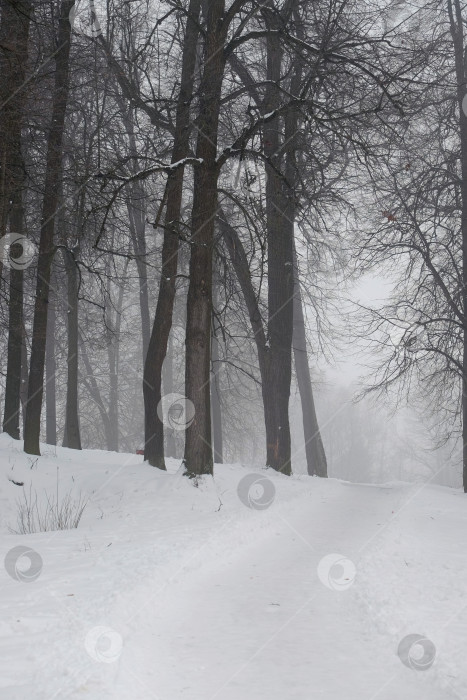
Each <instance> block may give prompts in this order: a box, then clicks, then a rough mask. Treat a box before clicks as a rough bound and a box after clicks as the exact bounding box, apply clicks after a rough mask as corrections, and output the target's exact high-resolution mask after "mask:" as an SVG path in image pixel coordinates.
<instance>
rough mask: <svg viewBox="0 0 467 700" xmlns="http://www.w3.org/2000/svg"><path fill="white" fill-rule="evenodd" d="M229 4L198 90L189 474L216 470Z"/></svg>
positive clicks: (213, 18)
mask: <svg viewBox="0 0 467 700" xmlns="http://www.w3.org/2000/svg"><path fill="white" fill-rule="evenodd" d="M224 7H225V5H224V0H210V1H209V3H208V8H207V23H206V24H207V26H206V40H205V48H204V70H203V75H202V78H201V84H200V88H199V94H200V107H199V117H198V120H197V131H198V138H197V143H196V157H197V158H199V159H200V163H199V164H197V165H195V168H194V191H193V209H192V218H191V238H190V245H191V256H190V283H189V287H188V299H187V323H186V365H185V393H186V396H187V398H188V399H189V400H190V401H192V403H193V405H194V408H195V417H194V420H193V422H192V423H191V424H190V425H188V427H187V430H186V439H185V455H184V463H185V469H186V474H187V475H189V476H196V475H201V474H212V473H213V455H212V444H211V401H210V389H209V384H210V382H209V373H210V369H211V368H210V360H211V357H210V356H211V314H212V264H213V247H214V219H215V216H216V212H217V181H218V177H219V165H218V163H217V162H216V156H217V136H218V124H219V110H220V98H221V89H222V81H223V77H224V68H225V54H224V50H223V49H224V44H225V35H226V31H227V27H228V25H227V24H226V22H225V21H224V22H223V21H222V19H223V15H224Z"/></svg>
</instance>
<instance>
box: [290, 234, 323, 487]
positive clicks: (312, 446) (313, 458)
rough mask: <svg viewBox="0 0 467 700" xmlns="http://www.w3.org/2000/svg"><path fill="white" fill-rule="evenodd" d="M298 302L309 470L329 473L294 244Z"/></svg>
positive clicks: (297, 351) (296, 330) (296, 332)
mask: <svg viewBox="0 0 467 700" xmlns="http://www.w3.org/2000/svg"><path fill="white" fill-rule="evenodd" d="M293 254H294V260H293V264H294V301H293V341H292V342H293V354H294V360H295V371H296V373H297V383H298V390H299V392H300V399H301V403H302V418H303V434H304V438H305V454H306V464H307V471H308V474H310V476H323V477H326V476H327V475H328V469H327V462H326V454H325V452H324V446H323V441H322V439H321V433H320V430H319V425H318V419H317V418H316V410H315V402H314V399H313V389H312V385H311V376H310V367H309V365H308V351H307V343H306V332H305V319H304V314H303V304H302V293H301V290H300V279H299V270H298V261H297V253H296V251H295V246H294V251H293Z"/></svg>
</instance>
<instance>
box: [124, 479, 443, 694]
mask: <svg viewBox="0 0 467 700" xmlns="http://www.w3.org/2000/svg"><path fill="white" fill-rule="evenodd" d="M388 495H389V496H390V498H388ZM395 502H397V497H396V499H395V494H394V493H393V492H388V491H387V490H381V489H380V490H378V489H372V500H371V501H370V502H365V498H364V493H363V494H362V489H361V488H358V487H357V488H352V487H351V486H347V485H342V487H341V488H340V489H338V490H337V492H336V491H335V492H334V493H332V495H331V496H330V497H329V498H326V499H322V500H321V502H320V503H319V504H318V507H316V505H317V504H316V503H315V504H314V506H313V509H311V508H310V503H309V502H308V503H307V502H306V501H305V502H301V503H300V505H299V507H297V508H296V509H291V512H290V513H288V514H287V518H286V517H284V516H283V515H281V516H279V517H278V518H277V521H276V524H275V525H274V526H273V527H272V529H271V532H270V535H269V536H268V537H267V538H266V539H262V541H261V542H260V543H259V544H256V545H252V546H250V547H249V548H248V550H247V551H246V552H243V553H241V554H240V555H237V556H233V557H232V559H231V561H230V562H223V563H222V564H220V565H217V566H216V565H213V566H211V567H208V570H206V569H203V570H202V571H201V572H198V574H197V575H196V576H195V577H194V578H193V577H191V578H189V579H188V580H182V581H180V583H179V584H178V585H177V587H176V589H173V590H172V594H171V600H169V601H167V600H164V601H162V602H161V604H160V605H157V604H156V605H155V607H154V613H153V615H151V616H150V618H147V617H146V618H145V621H144V622H143V620H141V628H140V629H139V632H138V633H137V634H136V635H135V637H134V639H133V640H132V641H133V644H132V647H133V653H132V651H131V649H129V650H128V655H127V656H126V658H125V659H124V660H123V663H122V666H121V669H120V673H119V681H118V683H121V684H122V685H121V695H118V697H119V698H120V697H121V698H122V699H123V698H125V697H129V693H130V690H131V688H132V689H133V693H134V692H135V680H136V679H138V680H137V682H136V688H137V690H136V692H139V693H140V695H139V696H138V697H141V699H143V698H151V697H154V698H161V699H166V698H167V699H168V700H172V698H179V697H180V698H182V697H186V698H190V700H215V699H217V698H219V699H222V700H241V699H243V698H248V700H263V699H264V700H275V699H276V698H277V700H284V699H286V700H305V699H307V700H308V699H310V698H323V700H324V699H325V700H337V699H340V698H345V699H346V700H357V699H358V700H373V698H378V699H379V700H393V699H394V698H395V697H397V698H398V700H418V698H419V697H423V698H424V700H447V698H450V697H452V698H454V697H455V695H454V693H453V692H452V693H451V692H449V691H447V690H446V689H444V690H441V689H440V688H435V687H433V686H432V685H431V682H432V678H431V677H430V671H428V672H427V673H422V672H417V671H413V670H410V669H408V668H406V667H405V666H403V665H402V663H401V662H400V660H399V658H398V657H397V656H396V654H395V648H394V645H393V644H391V642H390V640H387V639H383V638H381V637H380V636H379V635H376V634H375V632H374V630H372V627H373V626H372V624H371V620H367V621H365V619H364V618H362V608H361V606H360V605H359V603H358V600H357V598H356V596H355V589H354V587H358V578H357V579H356V581H355V583H354V586H352V587H350V588H348V589H346V590H341V591H336V590H331V589H328V588H326V587H325V586H324V585H323V584H322V583H321V581H320V580H319V578H318V576H317V565H318V563H319V561H320V559H321V558H322V557H323V556H324V555H326V554H329V553H332V552H336V551H337V552H338V553H341V554H343V555H344V556H347V557H349V558H350V559H352V561H355V562H356V563H357V562H358V559H359V557H360V553H359V550H360V549H361V548H362V547H364V546H365V544H366V542H367V541H368V537H369V533H375V532H376V531H377V530H378V529H379V525H380V524H381V523H380V520H379V519H378V518H381V515H382V514H384V512H385V511H387V514H388V515H390V513H391V510H392V509H391V506H394V505H395ZM357 569H358V566H357ZM414 631H416V632H418V630H414ZM141 649H146V650H147V651H148V652H149V653H146V654H144V656H143V657H142V658H141ZM148 670H150V674H149V676H148ZM128 671H130V673H129V675H128V674H127V672H128ZM115 697H117V695H116V696H115Z"/></svg>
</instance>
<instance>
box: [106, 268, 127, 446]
mask: <svg viewBox="0 0 467 700" xmlns="http://www.w3.org/2000/svg"><path fill="white" fill-rule="evenodd" d="M128 263H129V260H128V259H127V260H126V261H125V267H124V271H123V274H122V279H123V280H125V279H126V273H127V270H128ZM124 289H125V287H124V282H122V284H121V285H120V287H119V289H118V298H117V303H116V305H115V307H116V308H115V323H113V322H112V318H111V314H110V313H109V317H108V320H107V325H108V327H109V343H108V345H107V354H108V358H109V410H108V415H109V426H110V448H109V449H111V450H113V451H114V452H118V450H119V437H120V430H119V410H118V408H119V404H118V401H119V396H118V367H119V359H120V357H119V356H120V351H119V349H120V329H121V320H122V308H123V295H124ZM108 296H109V298H110V290H109V294H108Z"/></svg>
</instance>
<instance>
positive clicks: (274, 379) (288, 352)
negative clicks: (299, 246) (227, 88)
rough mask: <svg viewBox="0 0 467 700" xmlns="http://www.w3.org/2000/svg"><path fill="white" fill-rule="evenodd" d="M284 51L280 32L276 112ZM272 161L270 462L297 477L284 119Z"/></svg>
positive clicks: (271, 85)
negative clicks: (282, 148)
mask: <svg viewBox="0 0 467 700" xmlns="http://www.w3.org/2000/svg"><path fill="white" fill-rule="evenodd" d="M266 16H267V17H268V16H271V21H270V22H269V26H270V28H271V29H273V28H275V29H277V26H276V23H277V21H278V18H277V15H275V14H273V12H271V13H270V11H269V10H268V11H267V12H266ZM281 64H282V50H281V41H280V38H279V35H278V34H277V33H274V34H271V35H270V36H268V38H267V81H268V88H267V91H266V97H265V105H264V110H265V112H266V113H270V112H273V111H274V110H275V109H277V107H278V106H279V104H280V92H279V82H280V79H281ZM263 139H264V153H265V155H266V157H267V159H268V161H267V163H266V219H267V243H268V315H269V318H268V339H269V347H270V349H269V352H268V361H267V362H266V366H265V369H266V372H265V377H266V382H264V383H263V400H264V403H265V406H264V410H265V418H266V464H267V466H269V467H272V468H273V469H276V470H277V471H280V472H282V473H284V474H290V473H291V470H292V468H291V440H290V425H289V398H290V384H291V379H292V332H293V269H292V252H293V250H292V249H293V218H294V217H293V213H292V215H290V214H291V212H290V211H289V208H290V201H289V198H287V197H285V196H284V191H283V189H284V187H285V185H284V183H283V177H282V175H281V173H280V156H279V151H280V145H281V139H280V120H279V117H278V116H276V117H275V118H273V119H271V120H270V121H268V122H267V123H266V124H265V126H264V133H263Z"/></svg>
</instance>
